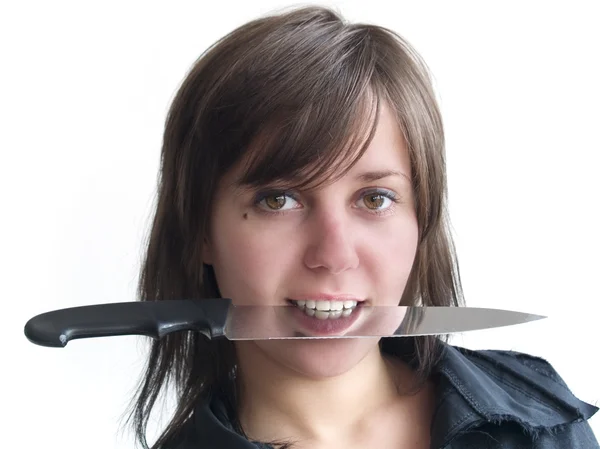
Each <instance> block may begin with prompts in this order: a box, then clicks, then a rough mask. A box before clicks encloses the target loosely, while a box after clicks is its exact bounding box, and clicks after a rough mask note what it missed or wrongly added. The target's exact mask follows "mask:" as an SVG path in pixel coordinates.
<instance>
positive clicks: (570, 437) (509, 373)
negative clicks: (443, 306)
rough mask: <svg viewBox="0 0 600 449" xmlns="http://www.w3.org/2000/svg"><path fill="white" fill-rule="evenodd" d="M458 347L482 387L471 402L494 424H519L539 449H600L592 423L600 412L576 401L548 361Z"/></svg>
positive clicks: (518, 354)
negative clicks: (590, 422)
mask: <svg viewBox="0 0 600 449" xmlns="http://www.w3.org/2000/svg"><path fill="white" fill-rule="evenodd" d="M454 348H456V350H457V351H458V353H459V354H460V356H459V358H460V359H463V360H462V362H463V363H462V364H463V365H464V366H463V367H462V368H460V369H463V373H469V375H471V376H473V377H472V378H471V379H469V380H470V381H472V382H476V384H477V385H479V387H478V388H475V391H474V393H473V394H472V396H471V399H472V402H473V404H474V406H475V408H478V412H479V413H480V414H482V415H483V416H485V417H486V418H487V421H488V422H489V423H491V424H502V423H505V424H506V423H507V422H513V423H518V424H519V426H520V427H521V428H522V429H524V431H525V433H527V434H529V436H530V437H531V438H532V440H533V441H536V442H537V445H536V446H535V447H539V448H544V449H546V448H559V447H560V448H564V447H569V448H572V449H579V448H581V449H583V448H586V449H588V448H589V449H592V448H599V447H600V446H599V445H598V442H597V440H596V438H595V437H594V433H593V431H592V429H591V427H590V425H589V423H588V420H589V419H590V418H591V417H592V416H593V415H594V414H595V413H596V412H597V411H598V407H596V406H594V405H591V404H588V403H586V402H584V401H582V400H581V399H579V398H578V397H576V396H575V395H574V394H573V392H572V391H571V389H570V387H569V386H568V385H567V383H566V382H565V380H564V379H563V378H562V377H561V375H560V374H559V373H558V371H557V370H556V368H555V367H554V366H553V365H552V363H550V362H549V361H548V360H546V359H544V358H542V357H538V356H535V355H532V354H527V353H523V352H518V351H508V350H493V349H489V350H470V349H466V348H460V347H454ZM467 379H468V376H467ZM473 404H472V405H473Z"/></svg>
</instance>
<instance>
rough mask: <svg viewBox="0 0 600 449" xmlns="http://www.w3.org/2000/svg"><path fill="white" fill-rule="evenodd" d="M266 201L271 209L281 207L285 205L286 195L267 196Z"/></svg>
mask: <svg viewBox="0 0 600 449" xmlns="http://www.w3.org/2000/svg"><path fill="white" fill-rule="evenodd" d="M265 203H266V205H267V206H268V207H269V208H270V209H281V208H282V207H283V206H285V195H272V196H268V197H266V198H265Z"/></svg>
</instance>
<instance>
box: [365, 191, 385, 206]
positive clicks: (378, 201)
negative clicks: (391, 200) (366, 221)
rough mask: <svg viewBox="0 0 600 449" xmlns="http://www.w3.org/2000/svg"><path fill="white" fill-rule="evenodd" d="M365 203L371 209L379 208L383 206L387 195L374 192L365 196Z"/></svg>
mask: <svg viewBox="0 0 600 449" xmlns="http://www.w3.org/2000/svg"><path fill="white" fill-rule="evenodd" d="M363 199H364V202H365V205H366V206H367V207H368V208H369V209H379V208H380V207H381V206H383V204H384V202H385V200H386V199H388V198H386V197H384V196H383V195H381V194H379V193H372V194H369V195H365V196H364V197H363Z"/></svg>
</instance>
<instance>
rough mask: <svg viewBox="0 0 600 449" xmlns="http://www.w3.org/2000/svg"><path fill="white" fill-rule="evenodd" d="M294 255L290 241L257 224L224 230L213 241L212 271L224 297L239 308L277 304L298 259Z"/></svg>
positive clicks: (244, 223)
mask: <svg viewBox="0 0 600 449" xmlns="http://www.w3.org/2000/svg"><path fill="white" fill-rule="evenodd" d="M288 239H289V234H288ZM294 251H295V250H294V249H293V248H292V247H291V245H290V242H289V240H288V241H286V239H285V238H283V236H281V235H279V236H278V235H276V234H273V233H272V232H269V233H267V232H265V230H264V227H263V228H262V229H261V228H260V227H257V226H255V225H254V223H246V222H238V223H236V224H235V225H234V226H230V227H225V226H224V227H222V228H221V229H220V232H218V233H216V235H215V236H214V241H213V254H214V258H213V267H214V270H215V275H216V277H217V283H218V285H219V289H220V291H221V294H222V295H223V296H225V297H229V298H232V299H233V300H234V302H236V303H238V304H243V303H246V304H256V303H269V302H270V301H274V300H275V301H276V300H277V298H276V296H277V290H278V288H279V286H280V285H281V284H282V279H283V277H284V276H285V273H287V272H288V271H290V270H292V269H293V262H294V260H297V259H298V256H297V255H296V254H295V253H294Z"/></svg>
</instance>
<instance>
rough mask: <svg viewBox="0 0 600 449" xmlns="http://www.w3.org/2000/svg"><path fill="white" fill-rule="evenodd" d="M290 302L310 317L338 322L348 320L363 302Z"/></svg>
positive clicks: (289, 300)
mask: <svg viewBox="0 0 600 449" xmlns="http://www.w3.org/2000/svg"><path fill="white" fill-rule="evenodd" d="M288 302H289V303H290V304H291V305H293V306H295V307H297V308H298V309H300V310H301V311H302V312H304V314H305V315H307V316H309V317H314V318H317V319H319V320H337V319H339V318H347V317H349V316H350V315H352V313H353V312H354V311H355V310H356V309H357V308H358V307H360V305H361V303H362V301H355V300H344V301H341V300H340V301H336V300H333V301H328V300H318V301H317V300H310V299H309V300H293V299H288Z"/></svg>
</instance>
